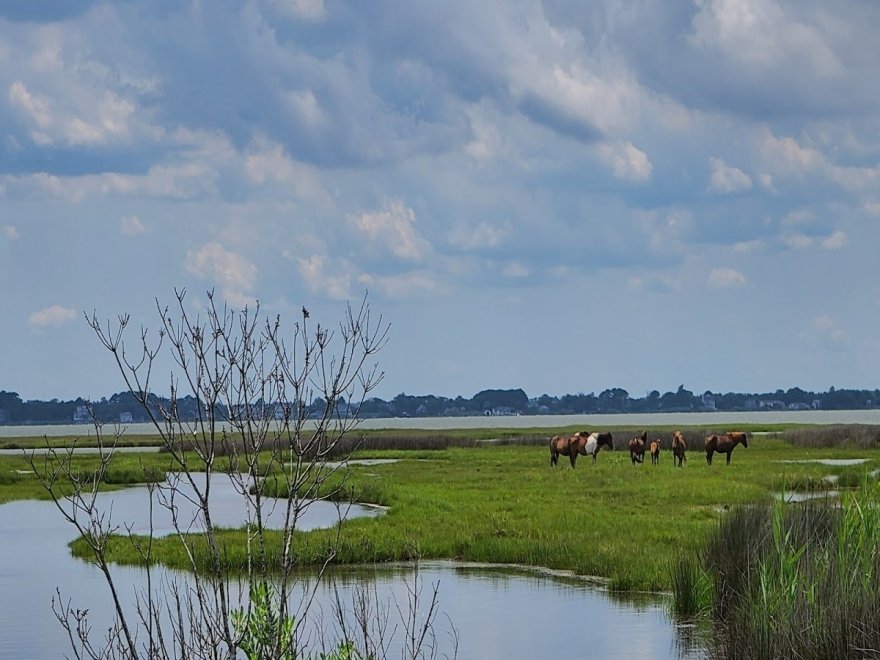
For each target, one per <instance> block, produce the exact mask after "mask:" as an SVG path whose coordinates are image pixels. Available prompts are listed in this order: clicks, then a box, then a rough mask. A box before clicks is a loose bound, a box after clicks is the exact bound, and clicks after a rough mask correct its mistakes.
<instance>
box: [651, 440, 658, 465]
mask: <svg viewBox="0 0 880 660" xmlns="http://www.w3.org/2000/svg"><path fill="white" fill-rule="evenodd" d="M651 465H660V438H657V439H656V440H654V442H652V443H651Z"/></svg>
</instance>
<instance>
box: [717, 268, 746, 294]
mask: <svg viewBox="0 0 880 660" xmlns="http://www.w3.org/2000/svg"><path fill="white" fill-rule="evenodd" d="M746 282H748V280H747V279H746V276H745V275H743V274H742V273H741V272H739V271H738V270H734V269H733V268H713V269H712V270H711V271H710V272H709V286H711V287H712V288H714V289H731V288H734V287H740V286H745V284H746Z"/></svg>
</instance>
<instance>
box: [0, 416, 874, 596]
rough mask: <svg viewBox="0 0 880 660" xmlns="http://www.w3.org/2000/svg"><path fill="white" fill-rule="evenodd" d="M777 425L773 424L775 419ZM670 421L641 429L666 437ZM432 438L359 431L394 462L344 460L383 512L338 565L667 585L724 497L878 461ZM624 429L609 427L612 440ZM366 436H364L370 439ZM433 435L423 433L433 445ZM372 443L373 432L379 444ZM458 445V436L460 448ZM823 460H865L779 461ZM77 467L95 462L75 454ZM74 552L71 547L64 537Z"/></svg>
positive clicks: (0, 497)
mask: <svg viewBox="0 0 880 660" xmlns="http://www.w3.org/2000/svg"><path fill="white" fill-rule="evenodd" d="M776 430H779V429H776ZM667 432H668V430H661V431H659V432H657V431H652V432H651V436H650V437H652V438H653V437H654V436H655V435H660V436H661V437H665V435H666V434H667ZM480 433H481V436H480V437H482V438H483V439H487V438H488V437H491V438H492V439H494V440H496V441H495V442H489V443H480V442H475V438H473V437H472V436H468V435H467V434H460V435H459V434H453V435H450V436H444V437H447V438H448V439H450V440H449V441H448V442H445V443H443V444H444V445H445V446H447V448H446V449H431V450H426V449H402V448H397V449H379V448H374V447H377V446H384V447H387V446H399V447H404V446H409V447H413V446H417V445H418V443H417V442H416V441H414V440H413V437H412V436H413V432H412V431H409V432H408V434H409V435H408V436H404V435H400V436H398V435H397V434H392V436H382V435H381V434H371V435H372V436H373V438H372V441H369V442H367V443H365V444H366V445H367V446H368V447H370V448H367V449H362V450H360V451H359V453H358V457H361V458H367V457H371V458H396V459H398V461H397V462H395V463H389V464H383V465H371V466H357V465H352V466H351V467H350V481H349V489H350V490H349V492H350V495H351V496H352V497H353V498H354V499H357V500H360V501H363V502H374V503H379V504H383V505H386V506H388V507H389V510H388V513H387V515H385V516H383V517H380V518H375V519H364V520H351V521H348V522H346V523H344V525H343V533H342V541H341V544H340V546H339V547H338V548H337V550H336V551H337V558H336V561H338V562H340V563H361V562H383V561H393V560H404V559H412V558H415V557H421V558H424V559H434V558H451V559H461V560H468V561H482V562H499V563H520V564H527V565H534V566H545V567H549V568H554V569H565V570H571V571H574V572H576V573H579V574H585V575H594V576H599V577H601V578H605V579H607V581H608V584H609V586H610V588H612V589H617V590H621V591H628V590H646V591H657V590H664V591H665V590H669V589H671V586H672V578H671V575H672V571H671V567H672V566H673V565H674V564H675V562H676V561H677V559H678V558H679V557H680V556H682V555H684V554H689V553H691V552H692V551H693V550H694V549H696V548H697V547H699V545H700V544H701V543H703V542H704V541H705V539H706V538H707V537H708V535H709V534H710V533H711V532H712V531H713V530H715V529H716V528H717V527H718V523H719V520H720V519H721V517H722V516H723V515H724V512H725V510H726V509H725V507H727V508H732V507H735V506H736V505H738V504H745V503H751V502H769V501H771V500H772V499H773V498H774V497H775V496H776V494H777V493H778V492H779V491H780V490H782V489H783V488H786V489H789V490H791V489H816V488H823V487H826V485H827V486H829V487H830V482H828V481H827V480H826V478H827V477H828V476H832V475H834V476H836V477H837V481H838V484H855V483H857V482H858V481H859V480H860V479H861V476H862V475H863V474H865V473H866V472H868V471H871V470H874V469H875V468H877V467H880V451H877V450H874V449H861V448H857V447H847V446H845V445H846V442H843V441H836V444H842V445H844V446H840V447H818V448H817V447H813V446H808V447H795V446H793V445H791V444H789V443H788V442H786V441H785V440H783V439H780V438H778V437H773V436H763V435H754V436H753V437H752V440H751V441H750V443H749V447H748V448H743V447H738V448H737V449H736V450H735V451H734V454H733V461H732V464H731V465H730V466H726V465H724V461H723V457H718V458H716V460H715V461H714V464H713V465H712V466H708V465H706V461H705V458H704V455H703V454H702V453H701V452H697V451H690V452H689V460H688V462H687V464H686V466H685V467H684V468H681V469H678V468H675V467H673V465H672V456H671V453H670V452H669V451H668V450H667V451H664V452H663V454H662V455H661V463H660V465H659V466H657V467H654V466H652V465H651V464H650V461H648V462H646V463H645V464H643V465H637V466H633V465H632V464H631V463H630V459H629V454H628V452H627V451H625V450H621V449H618V450H616V451H613V452H607V451H603V452H601V453H600V454H599V458H598V462H597V463H596V464H595V465H594V464H592V463H591V461H590V460H589V458H588V457H581V458H580V460H579V461H578V465H577V468H576V469H574V470H572V469H571V468H570V467H569V466H568V463H567V461H565V464H564V466H563V464H562V462H561V463H560V466H559V467H557V468H555V469H554V468H551V467H550V466H549V450H548V449H547V447H546V446H545V443H546V437H547V433H546V431H544V432H543V433H542V434H540V435H539V434H537V432H535V433H523V431H522V430H519V431H517V433H516V434H512V435H510V436H508V437H506V438H504V437H503V436H499V435H497V434H492V433H485V432H482V431H481V432H480ZM701 433H703V430H695V429H691V430H687V429H686V435H687V436H688V438H689V444H690V445H691V446H692V447H693V446H694V445H696V444H697V443H698V442H701V438H702V436H701ZM628 435H629V431H623V430H618V431H617V432H616V433H615V444H616V446H617V447H622V446H624V445H625V440H626V438H627V436H628ZM368 437H369V436H368ZM423 437H429V438H434V440H432V441H430V442H429V443H428V445H429V446H432V447H436V446H438V443H437V442H436V435H435V434H428V433H425V434H424V436H423ZM380 440H381V441H380ZM458 445H461V446H458ZM824 458H834V459H841V458H866V459H868V461H867V462H866V463H864V464H861V465H858V466H829V465H823V464H820V463H816V462H811V463H798V462H789V461H801V460H813V461H814V460H816V459H824ZM75 460H76V461H77V465H78V467H79V469H82V470H87V469H89V466H90V465H94V461H95V459H94V458H91V457H85V456H83V457H77V458H76V459H75ZM168 461H169V459H168V457H167V455H163V454H120V455H118V457H117V458H116V459H114V463H113V466H112V468H111V472H110V477H109V478H108V480H107V481H108V482H112V483H109V484H108V485H110V486H113V485H117V484H120V483H126V482H129V483H133V482H137V481H142V480H143V468H144V467H146V468H148V469H150V470H151V471H153V474H155V470H161V469H165V468H167V467H168V465H169V462H168ZM27 469H29V468H28V467H27V465H26V463H25V462H24V459H22V458H18V457H3V458H2V459H0V501H8V500H10V499H16V498H21V497H38V496H40V488H39V486H38V484H37V483H36V479H35V478H34V475H29V474H26V473H24V471H26V470H27ZM333 537H334V534H333V533H332V532H328V531H314V532H308V533H303V534H300V535H299V537H298V539H297V560H298V561H299V562H301V563H302V564H310V563H314V562H317V561H318V560H319V559H320V558H322V557H323V556H324V555H325V554H326V552H327V550H328V547H329V544H330V543H331V539H332V538H333ZM223 542H224V543H225V545H226V554H225V556H226V561H227V562H228V563H229V564H230V565H232V566H236V565H238V564H239V563H241V562H243V561H244V552H243V547H244V542H243V534H242V533H241V532H236V531H232V530H230V531H228V532H224V533H223ZM127 546H128V541H127V540H124V539H120V540H119V542H118V543H117V544H116V546H115V548H114V551H113V556H114V558H115V559H116V560H117V561H120V562H129V561H131V562H133V561H135V558H134V556H133V555H132V554H131V553H130V552H128V551H127V549H126V548H127ZM74 548H75V551H76V552H80V551H81V548H80V547H79V546H76V545H75V546H74ZM156 552H157V556H158V557H159V558H160V559H161V560H162V561H163V562H166V563H168V564H170V565H176V566H185V565H186V564H185V561H184V559H183V556H182V554H181V552H180V547H179V542H177V541H176V540H174V539H166V540H160V541H158V544H157V546H156Z"/></svg>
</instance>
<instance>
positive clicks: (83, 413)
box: [73, 406, 92, 424]
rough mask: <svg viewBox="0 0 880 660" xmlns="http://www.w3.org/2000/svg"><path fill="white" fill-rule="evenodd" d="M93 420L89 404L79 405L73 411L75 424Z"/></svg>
mask: <svg viewBox="0 0 880 660" xmlns="http://www.w3.org/2000/svg"><path fill="white" fill-rule="evenodd" d="M90 421H92V416H91V414H90V413H89V407H88V406H77V407H76V410H74V411H73V423H74V424H87V423H89V422H90Z"/></svg>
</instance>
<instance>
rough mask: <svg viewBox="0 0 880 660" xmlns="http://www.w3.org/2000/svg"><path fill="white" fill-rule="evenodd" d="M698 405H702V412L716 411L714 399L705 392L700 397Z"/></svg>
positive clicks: (710, 394) (709, 393)
mask: <svg viewBox="0 0 880 660" xmlns="http://www.w3.org/2000/svg"><path fill="white" fill-rule="evenodd" d="M700 403H702V404H703V409H704V410H716V408H715V397H714V396H713V395H712V393H711V392H706V393H705V394H703V396H702V397H700Z"/></svg>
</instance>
